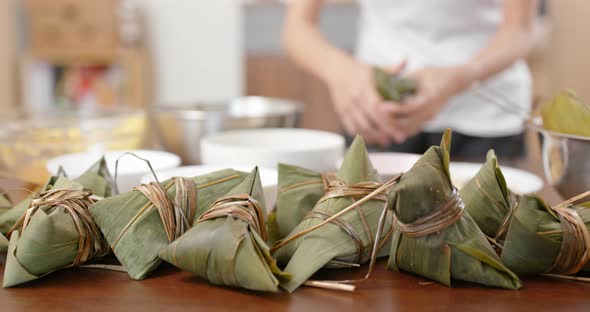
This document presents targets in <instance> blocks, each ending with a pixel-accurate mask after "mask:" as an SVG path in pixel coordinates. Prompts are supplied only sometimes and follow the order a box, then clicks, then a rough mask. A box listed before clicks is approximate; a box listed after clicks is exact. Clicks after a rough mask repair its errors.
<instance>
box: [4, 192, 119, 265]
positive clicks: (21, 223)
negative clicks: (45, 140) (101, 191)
mask: <svg viewBox="0 0 590 312" xmlns="http://www.w3.org/2000/svg"><path fill="white" fill-rule="evenodd" d="M96 201H97V197H95V196H93V195H92V192H91V191H89V190H72V189H53V190H50V191H46V192H42V193H40V194H39V195H38V196H36V197H35V198H34V199H33V200H32V201H31V203H30V205H29V208H28V209H27V211H26V213H25V214H24V215H23V216H22V217H21V218H20V219H19V220H18V221H17V223H16V224H15V225H14V226H13V227H12V229H10V231H9V232H8V234H7V236H8V237H10V235H11V234H12V232H13V231H16V230H20V231H21V232H24V231H25V230H26V228H27V226H28V224H29V222H30V221H31V218H32V217H33V215H34V214H35V213H36V212H37V211H39V210H44V211H45V210H47V209H51V208H54V207H60V208H63V209H64V210H65V211H66V212H67V213H68V214H70V216H71V217H72V220H73V221H74V225H75V226H76V230H77V231H78V234H79V238H78V252H77V254H76V258H75V259H74V261H73V262H72V264H70V265H69V266H68V267H72V266H78V265H80V264H82V263H84V262H86V261H87V260H89V259H91V258H94V257H100V256H104V255H106V254H108V253H109V251H110V248H109V245H108V243H107V241H106V239H105V238H104V236H103V235H102V233H101V231H100V229H99V228H98V226H97V225H96V223H95V222H94V220H93V218H92V216H91V215H90V212H89V210H88V208H89V207H90V206H91V205H92V204H94V203H95V202H96Z"/></svg>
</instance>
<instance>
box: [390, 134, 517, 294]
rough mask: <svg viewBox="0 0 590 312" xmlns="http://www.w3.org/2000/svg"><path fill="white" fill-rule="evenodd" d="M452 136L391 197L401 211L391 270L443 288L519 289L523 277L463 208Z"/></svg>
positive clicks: (429, 153)
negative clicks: (453, 171)
mask: <svg viewBox="0 0 590 312" xmlns="http://www.w3.org/2000/svg"><path fill="white" fill-rule="evenodd" d="M450 144H451V132H450V130H448V129H447V131H445V134H444V135H443V139H442V142H441V145H440V147H439V146H433V147H431V148H430V149H429V150H428V151H427V152H426V153H425V154H424V155H423V156H422V157H421V158H420V160H418V162H416V164H415V165H414V166H413V167H412V169H411V170H410V171H408V172H407V173H405V174H404V175H402V178H401V180H400V182H399V183H398V184H397V185H395V186H394V187H393V188H392V189H391V191H390V194H389V199H388V204H389V205H390V208H391V209H392V210H393V211H394V213H395V215H394V216H395V219H394V220H396V221H395V222H394V224H395V225H394V227H395V231H394V234H393V241H392V245H391V253H390V255H389V263H388V268H389V269H392V270H396V271H407V272H411V273H414V274H417V275H420V276H424V277H426V278H429V279H431V280H434V281H437V282H439V283H441V284H443V285H447V286H451V280H453V279H455V280H463V281H468V282H473V283H478V284H482V285H486V286H494V287H502V288H509V289H518V288H520V287H521V283H520V280H519V279H518V277H517V276H516V275H515V274H514V273H513V272H511V271H510V270H509V269H507V268H506V267H505V266H504V265H503V264H502V263H501V261H500V259H499V257H498V256H497V255H496V253H495V251H494V250H493V248H492V247H491V246H490V244H489V243H488V241H487V240H486V237H485V235H484V234H483V233H482V232H481V230H480V229H479V228H478V227H477V225H476V224H475V222H474V221H473V219H472V218H471V217H470V216H469V214H468V213H467V212H465V211H464V210H463V209H462V202H461V198H460V197H459V196H458V194H457V191H456V189H454V187H453V185H452V183H451V179H450V173H449V163H450V155H449V150H450Z"/></svg>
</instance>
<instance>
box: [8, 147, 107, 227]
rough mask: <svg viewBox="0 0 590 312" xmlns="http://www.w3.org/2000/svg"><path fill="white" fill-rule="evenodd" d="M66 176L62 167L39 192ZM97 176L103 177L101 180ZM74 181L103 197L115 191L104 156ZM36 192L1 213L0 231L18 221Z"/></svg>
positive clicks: (46, 189) (50, 187)
mask: <svg viewBox="0 0 590 312" xmlns="http://www.w3.org/2000/svg"><path fill="white" fill-rule="evenodd" d="M62 176H65V174H64V173H63V170H62V169H61V168H60V170H59V172H58V175H57V176H54V177H51V178H49V180H48V181H47V183H45V185H44V186H42V187H41V188H40V189H39V191H38V192H37V194H38V193H40V192H45V191H48V190H51V189H52V188H53V187H54V184H55V182H56V181H57V179H58V178H59V177H62ZM97 176H98V177H101V179H100V182H98V180H97ZM72 181H74V182H76V183H79V184H81V185H82V186H83V187H84V188H87V189H89V190H90V191H92V192H93V193H94V194H103V195H104V196H102V197H109V196H111V194H112V192H113V181H112V177H111V174H110V173H109V171H108V168H107V164H106V161H105V159H104V157H103V158H101V159H99V160H98V161H97V162H96V163H95V164H93V165H92V166H91V167H90V168H88V169H87V170H86V171H85V172H84V173H83V174H82V175H81V176H79V177H78V178H76V179H73V180H72ZM35 195H36V194H33V195H31V196H29V197H27V198H25V199H24V200H22V201H21V202H19V203H17V204H16V205H15V206H14V207H12V208H10V209H8V210H7V211H6V212H4V213H2V214H0V233H3V234H6V233H7V232H8V231H9V230H10V229H11V228H12V227H13V226H14V224H15V223H16V221H17V220H18V219H19V218H20V217H21V216H22V215H23V214H24V213H25V211H26V210H27V208H29V205H30V203H31V200H32V199H33V197H34V196H35Z"/></svg>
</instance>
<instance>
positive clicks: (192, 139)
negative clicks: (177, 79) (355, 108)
mask: <svg viewBox="0 0 590 312" xmlns="http://www.w3.org/2000/svg"><path fill="white" fill-rule="evenodd" d="M302 111H303V106H302V105H301V104H300V103H297V102H293V101H288V100H283V99H275V98H267V97H258V96H250V97H240V98H236V99H234V100H231V101H227V102H221V103H196V104H193V105H182V106H159V107H156V108H154V109H153V111H152V118H153V120H154V122H155V124H156V128H157V133H158V135H159V140H160V143H162V145H163V147H164V149H166V150H167V151H169V152H172V153H175V154H177V155H179V156H180V157H181V158H182V161H183V163H184V164H199V163H200V161H201V160H200V154H201V150H200V141H201V138H203V137H205V136H207V135H209V134H212V133H217V132H221V131H226V130H236V129H257V128H294V127H297V126H298V122H299V119H300V116H301V113H302ZM236 156H237V157H239V156H238V155H236Z"/></svg>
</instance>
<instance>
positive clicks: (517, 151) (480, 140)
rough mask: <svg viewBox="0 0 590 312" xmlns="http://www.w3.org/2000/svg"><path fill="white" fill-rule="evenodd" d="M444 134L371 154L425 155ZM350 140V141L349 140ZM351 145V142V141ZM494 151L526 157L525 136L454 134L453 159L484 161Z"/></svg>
mask: <svg viewBox="0 0 590 312" xmlns="http://www.w3.org/2000/svg"><path fill="white" fill-rule="evenodd" d="M441 137H442V133H441V132H439V133H430V132H421V133H419V134H418V135H416V136H414V137H411V138H409V139H407V140H406V141H405V142H404V143H402V144H397V145H392V146H389V147H386V148H382V147H379V146H370V147H369V150H370V151H371V152H400V153H415V154H423V153H424V152H426V150H427V149H428V148H430V147H431V146H432V145H440V140H441ZM349 140H350V139H349ZM349 143H350V141H349ZM490 149H494V151H495V152H496V155H498V157H500V158H518V157H522V156H523V155H524V135H523V134H518V135H512V136H503V137H487V138H484V137H474V136H470V135H465V134H461V133H458V132H453V139H452V140H451V158H463V159H468V160H474V161H484V160H485V157H486V154H487V152H488V150H490Z"/></svg>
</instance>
